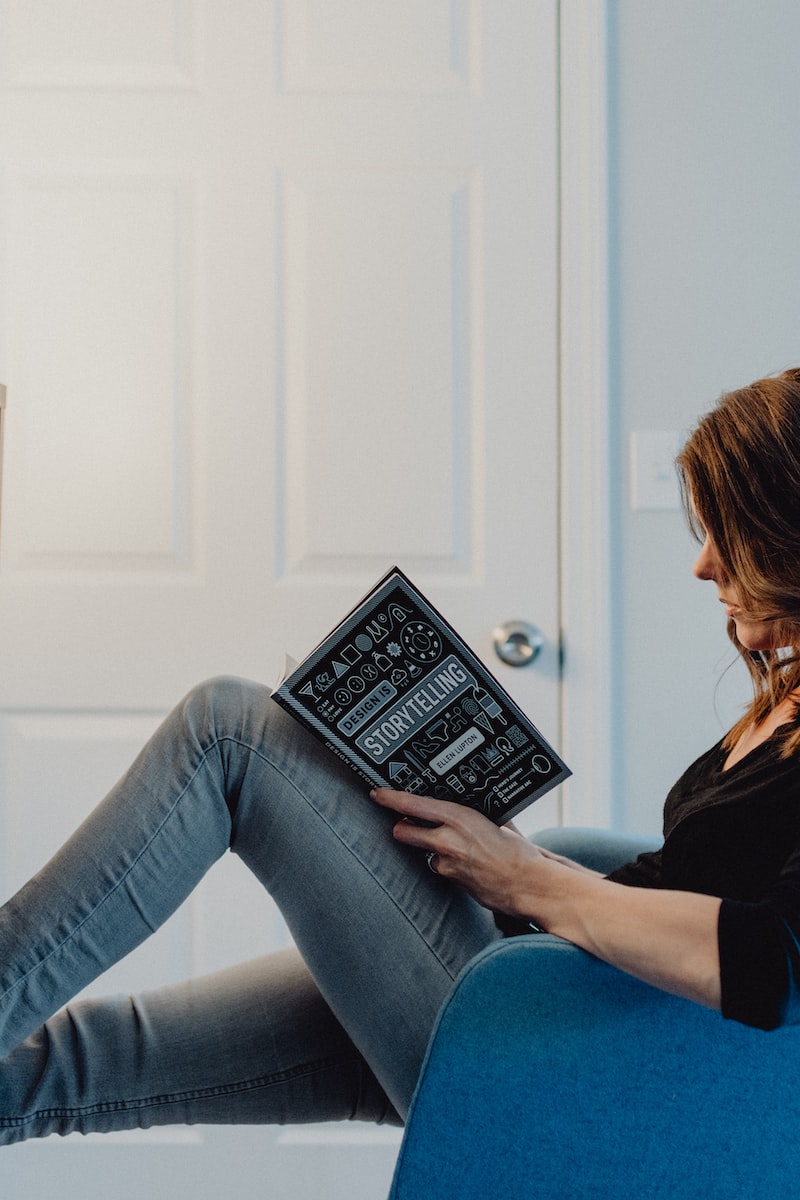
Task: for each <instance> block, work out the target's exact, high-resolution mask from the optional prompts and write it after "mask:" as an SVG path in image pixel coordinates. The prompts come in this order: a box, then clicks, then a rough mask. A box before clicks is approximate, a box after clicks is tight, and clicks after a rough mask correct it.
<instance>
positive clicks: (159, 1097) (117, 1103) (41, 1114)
mask: <svg viewBox="0 0 800 1200" xmlns="http://www.w3.org/2000/svg"><path fill="white" fill-rule="evenodd" d="M352 1057H353V1056H352V1054H351V1053H350V1052H344V1051H343V1052H341V1053H340V1054H329V1055H326V1056H325V1057H324V1058H318V1059H315V1060H314V1061H313V1062H310V1063H302V1064H301V1065H298V1066H296V1067H290V1068H287V1069H286V1070H283V1071H274V1072H273V1073H272V1074H270V1075H257V1076H254V1077H253V1078H252V1079H241V1080H236V1081H234V1082H231V1083H225V1084H215V1085H213V1086H208V1087H203V1088H186V1089H184V1090H183V1091H176V1092H159V1093H155V1094H154V1095H152V1096H139V1097H136V1098H135V1099H129V1100H103V1101H98V1102H96V1103H95V1104H78V1105H56V1104H54V1105H49V1106H48V1107H46V1108H39V1109H36V1111H35V1112H32V1113H27V1114H26V1115H25V1116H21V1117H0V1129H20V1128H23V1127H24V1126H26V1125H30V1124H31V1123H32V1122H35V1121H39V1120H42V1119H43V1118H52V1117H92V1116H99V1115H101V1114H103V1113H119V1112H141V1111H143V1110H144V1109H147V1108H160V1107H163V1106H168V1105H171V1104H185V1103H186V1102H187V1101H197V1100H214V1099H218V1098H219V1097H221V1096H234V1095H238V1094H241V1093H246V1092H255V1091H258V1090H259V1089H262V1088H270V1087H275V1086H279V1085H280V1084H284V1083H288V1082H290V1081H291V1080H295V1079H302V1078H304V1077H305V1076H308V1075H314V1074H317V1073H319V1072H322V1071H327V1070H329V1069H330V1068H331V1067H336V1066H340V1065H342V1064H345V1063H347V1062H348V1061H350V1060H352Z"/></svg>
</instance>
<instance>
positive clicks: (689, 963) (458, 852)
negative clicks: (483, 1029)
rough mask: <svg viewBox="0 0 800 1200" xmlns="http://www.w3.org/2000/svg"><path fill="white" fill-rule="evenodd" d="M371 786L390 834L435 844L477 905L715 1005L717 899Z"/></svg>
mask: <svg viewBox="0 0 800 1200" xmlns="http://www.w3.org/2000/svg"><path fill="white" fill-rule="evenodd" d="M371 795H372V797H373V799H374V800H375V801H376V802H377V803H378V804H381V805H383V807H384V808H389V809H393V810H394V811H395V812H397V813H399V814H400V815H401V817H403V818H404V819H403V820H401V821H400V822H399V823H398V824H396V825H395V827H394V836H395V838H396V839H397V840H398V841H399V842H403V843H405V845H407V846H419V848H420V849H421V850H426V851H428V852H432V853H433V854H435V855H436V857H435V858H434V860H433V866H434V868H435V869H436V871H437V872H438V873H439V874H440V875H443V876H444V877H445V878H447V879H451V880H452V881H453V882H454V883H458V884H460V885H461V886H462V887H464V888H466V889H467V891H468V892H470V893H471V894H472V895H473V896H474V897H475V899H476V900H477V901H478V902H479V903H480V904H483V905H484V906H485V907H486V908H490V909H492V910H493V911H494V912H504V913H508V914H509V915H511V916H514V917H522V918H523V919H524V920H527V921H533V922H535V923H536V925H538V926H539V927H540V928H541V929H546V930H547V931H548V933H554V934H557V935H558V936H559V937H563V938H566V939H567V940H568V941H570V942H574V943H575V945H576V946H581V947H582V948H583V949H584V950H588V951H589V952H590V953H592V954H595V955H596V956H597V957H598V958H602V959H604V960H605V962H608V963H611V964H612V965H613V966H615V967H619V968H620V969H621V970H623V971H627V972H628V973H629V974H630V975H635V976H636V977H637V978H638V979H643V980H645V982H647V983H652V984H654V985H655V986H656V987H660V988H663V989H664V991H667V992H673V993H675V994H676V995H678V996H686V997H687V998H688V999H690V1000H695V1001H696V1002H697V1003H699V1004H706V1005H708V1006H709V1007H711V1008H719V1006H720V975H719V949H718V945H717V921H718V918H719V906H720V901H719V899H717V898H715V897H713V896H704V895H699V894H696V893H693V892H675V891H668V890H666V889H665V890H661V889H653V888H632V887H624V886H623V885H622V884H619V883H612V882H611V881H610V880H608V879H604V878H603V877H602V876H601V875H598V874H597V873H596V872H594V871H586V870H584V869H583V868H581V867H579V866H578V864H577V863H573V862H571V861H570V860H569V859H565V858H561V857H560V856H559V855H555V854H550V853H548V852H547V851H544V850H540V849H539V847H538V846H534V845H532V844H531V843H530V842H528V841H526V840H525V838H523V837H521V836H520V835H519V834H518V833H516V832H512V831H511V830H510V829H499V828H498V827H497V826H496V825H493V824H492V822H491V821H489V820H487V819H486V817H484V816H482V814H481V813H478V812H475V810H474V809H471V808H467V807H465V806H463V805H461V804H452V803H449V802H448V801H445V800H433V799H431V798H430V797H427V796H414V795H411V794H410V793H408V792H394V791H391V790H390V789H389V788H376V789H375V790H374V791H373V792H372V793H371ZM415 821H425V822H427V823H428V824H427V825H417V824H414V822H415Z"/></svg>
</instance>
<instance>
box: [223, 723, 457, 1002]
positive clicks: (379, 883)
mask: <svg viewBox="0 0 800 1200" xmlns="http://www.w3.org/2000/svg"><path fill="white" fill-rule="evenodd" d="M220 740H223V739H220ZM224 740H226V741H231V742H235V743H236V744H237V745H239V746H243V747H244V748H245V749H246V750H248V751H249V752H250V753H251V754H254V755H255V756H256V757H257V758H260V759H261V761H262V762H264V763H265V764H266V765H267V766H268V767H269V768H270V769H271V770H273V771H275V773H276V774H277V775H279V776H280V777H281V779H283V780H284V782H285V783H287V784H288V786H289V787H290V788H291V789H292V790H293V791H294V792H295V793H296V794H297V795H298V796H299V797H300V798H301V799H302V800H303V801H304V802H305V803H306V804H308V805H309V806H310V807H311V808H313V809H314V812H315V813H316V815H317V816H318V817H319V819H320V820H321V821H324V822H325V824H326V826H327V827H328V829H329V830H330V832H331V833H332V834H333V836H334V837H335V838H336V840H337V841H338V842H339V844H340V845H341V846H343V847H344V849H345V850H346V851H347V852H348V854H350V855H352V857H353V858H354V859H355V860H356V862H357V863H359V864H360V866H361V867H363V869H364V870H365V871H366V872H367V874H368V875H369V877H370V879H372V881H373V883H375V884H376V885H377V886H378V887H379V888H380V890H381V891H382V892H383V894H384V896H386V898H387V899H388V900H389V901H390V903H391V904H392V905H393V906H394V908H395V909H396V911H397V912H398V913H399V915H400V916H401V917H402V918H403V920H404V921H405V922H406V923H407V924H408V925H409V927H410V928H411V929H413V930H414V932H415V933H416V935H417V936H418V937H419V938H420V940H421V941H422V943H423V945H424V946H425V948H426V949H427V950H428V952H429V954H430V955H431V957H432V958H433V959H434V960H435V961H436V962H437V963H438V964H439V966H440V967H441V968H442V970H444V971H445V972H446V974H447V975H448V976H449V977H450V979H451V980H455V979H456V978H457V977H458V974H459V971H453V970H451V969H450V967H449V966H448V964H447V963H446V962H445V961H444V959H443V958H442V957H441V955H440V954H439V953H438V952H437V951H436V950H435V949H434V948H433V946H432V945H431V944H430V942H429V941H428V939H427V938H426V937H425V935H424V934H423V932H422V930H421V929H420V928H419V927H418V925H417V924H416V922H415V921H413V920H412V919H411V917H410V916H409V915H408V913H407V912H406V911H405V910H404V909H403V908H402V907H401V906H400V905H399V904H398V902H397V901H396V900H395V898H394V896H393V895H392V893H391V892H390V891H389V890H388V888H387V887H386V886H385V884H384V883H383V881H382V880H381V879H380V878H379V877H378V876H377V875H376V874H375V872H374V871H373V870H372V867H371V866H370V865H369V863H366V862H365V861H364V859H363V858H362V857H361V855H360V854H358V853H357V852H356V850H355V849H354V848H353V847H352V846H350V845H348V843H347V842H346V841H345V840H344V838H343V837H342V836H341V834H340V833H339V831H338V830H337V829H336V828H335V826H334V825H332V824H331V822H330V821H329V820H328V818H327V816H326V815H325V813H323V812H321V811H320V810H319V809H318V808H316V807H314V805H313V804H312V802H311V800H310V799H309V798H308V796H307V795H306V794H305V792H303V791H301V789H300V788H299V787H298V785H297V784H296V783H295V782H294V780H292V779H290V778H289V776H288V775H287V774H286V773H285V772H284V771H283V769H282V768H281V767H280V766H278V764H277V763H275V762H273V761H272V760H271V759H270V758H268V757H267V755H266V754H264V753H263V752H262V751H261V750H258V749H256V748H255V747H254V746H251V745H250V744H249V743H248V742H246V741H244V740H243V739H239V738H235V737H231V736H229V737H227V738H225V739H224Z"/></svg>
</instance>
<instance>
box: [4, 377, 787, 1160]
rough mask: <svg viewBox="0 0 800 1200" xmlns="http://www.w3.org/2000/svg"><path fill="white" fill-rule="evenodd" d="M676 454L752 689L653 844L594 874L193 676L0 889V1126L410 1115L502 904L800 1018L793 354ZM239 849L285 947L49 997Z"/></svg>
mask: <svg viewBox="0 0 800 1200" xmlns="http://www.w3.org/2000/svg"><path fill="white" fill-rule="evenodd" d="M679 468H680V471H681V474H682V479H683V482H684V488H685V495H686V498H687V505H688V508H689V513H690V520H691V522H692V523H693V525H694V526H695V528H696V529H697V530H698V531H700V534H701V537H702V539H703V547H702V550H701V552H700V556H699V558H698V560H697V563H696V566H695V574H696V575H697V576H698V577H699V578H700V579H705V580H709V581H712V582H713V583H715V584H716V586H717V590H718V595H719V599H720V600H721V601H722V602H723V603H724V605H725V608H726V613H727V615H728V618H729V631H730V633H731V636H732V638H733V640H734V644H735V645H736V646H737V648H738V649H739V651H740V653H742V654H743V656H744V657H745V660H746V661H747V663H748V665H749V667H750V670H751V672H752V675H753V679H754V683H755V698H754V701H753V703H752V705H751V706H750V708H749V710H748V712H747V713H746V714H745V716H744V717H743V718H742V720H741V721H740V722H739V723H738V724H737V725H736V726H735V727H734V729H733V730H731V732H730V733H729V734H728V735H727V737H726V738H725V739H724V740H723V741H722V742H721V743H720V744H719V745H718V746H716V747H714V748H713V749H712V750H711V751H710V752H709V753H708V754H706V755H704V756H703V757H702V758H701V759H700V760H698V762H697V763H695V764H694V765H693V766H692V767H690V768H689V770H688V771H687V772H686V774H685V775H684V776H683V778H682V780H680V781H679V783H678V784H676V786H675V788H674V789H673V790H672V792H671V793H670V795H669V797H668V799H667V805H666V809H665V830H664V832H665V839H664V844H663V846H662V848H661V850H659V851H656V852H652V853H649V854H645V855H642V856H640V858H639V859H638V860H637V861H636V862H635V863H630V864H628V865H626V866H623V867H621V868H619V869H617V870H616V871H613V872H612V873H611V875H609V876H603V875H601V874H599V873H597V872H595V871H591V870H588V869H587V868H585V867H583V866H580V865H579V864H578V863H577V862H576V861H572V860H571V859H568V858H565V857H563V856H561V855H558V854H556V853H554V852H553V851H552V850H545V849H542V848H540V847H537V846H535V845H532V844H531V843H529V842H527V841H526V840H525V839H524V838H522V837H520V836H519V835H518V834H517V833H516V832H514V831H513V830H511V829H508V828H506V829H498V828H496V827H495V826H494V825H492V824H491V823H490V822H488V821H487V820H486V819H485V818H484V817H483V816H481V815H480V814H478V813H476V812H474V811H472V810H471V809H467V808H463V807H460V806H458V805H452V804H447V803H444V802H442V801H436V800H433V799H428V798H425V797H418V796H414V795H410V794H406V793H402V792H393V791H389V790H388V789H383V788H381V789H377V790H375V791H373V792H372V793H371V795H370V796H368V795H366V794H365V789H364V788H363V785H361V784H360V783H359V781H358V779H357V778H356V777H355V776H354V775H352V774H351V773H350V772H349V771H348V770H347V769H346V768H344V767H343V766H342V765H341V764H340V763H339V762H338V760H337V759H335V758H334V757H333V756H332V755H330V754H329V753H328V752H327V751H325V750H324V749H322V748H321V747H320V746H319V745H318V744H317V743H316V742H315V741H314V740H313V739H311V738H310V737H309V736H308V735H307V734H306V733H305V731H304V730H303V729H302V728H301V727H300V726H299V725H298V724H297V723H296V722H294V721H293V720H292V719H291V718H289V717H288V716H286V715H285V714H284V713H283V712H282V710H281V709H279V708H278V706H277V705H275V704H274V703H272V702H271V700H270V698H269V694H268V693H267V692H266V691H265V690H264V689H262V688H259V687H257V686H255V685H252V684H246V683H243V682H241V681H238V680H217V681H214V682H212V683H210V684H206V685H203V686H202V687H200V688H198V689H196V690H195V691H193V692H192V693H190V695H189V696H188V697H187V698H186V699H185V700H184V702H183V703H182V704H181V705H180V706H179V707H178V708H177V709H176V710H175V711H174V712H173V713H172V714H171V716H170V717H169V718H168V719H167V720H166V721H165V723H164V724H163V725H162V727H161V729H160V730H159V731H158V732H157V733H156V734H155V736H154V737H153V739H152V740H151V741H150V743H148V745H147V747H145V749H144V750H143V751H142V753H141V755H140V756H139V758H138V759H137V760H136V762H135V763H134V764H133V766H132V767H131V769H130V770H129V771H128V773H127V774H126V775H125V776H124V777H123V779H122V780H121V781H120V782H119V784H118V785H117V786H116V787H115V788H114V789H113V791H112V792H111V793H110V795H109V796H108V797H107V799H106V800H105V801H104V802H103V804H101V805H100V807H99V808H98V809H97V810H96V811H95V812H94V813H93V814H92V815H91V816H90V817H89V818H88V820H87V821H86V822H85V823H84V825H83V826H82V827H81V828H80V829H79V830H78V831H77V833H76V834H75V835H74V836H73V838H72V839H71V840H70V841H69V842H68V843H67V845H66V846H65V847H64V848H63V849H62V850H61V851H60V852H59V854H58V855H57V856H56V857H55V858H54V859H53V860H52V862H51V863H50V864H48V866H46V867H45V868H44V870H43V871H42V872H41V873H40V874H39V875H38V876H36V877H35V878H34V879H33V880H31V881H30V882H29V883H28V884H27V885H26V886H25V887H24V888H23V889H22V890H21V891H20V892H19V893H18V894H17V896H15V897H14V898H13V899H12V900H10V901H9V902H8V903H7V904H6V905H5V907H4V908H3V909H2V910H0V1058H2V1060H3V1061H2V1062H1V1063H0V1136H1V1137H2V1139H3V1140H5V1141H7V1142H10V1141H16V1140H19V1139H22V1138H24V1137H29V1136H44V1135H46V1134H48V1133H52V1132H59V1133H66V1132H71V1131H73V1130H82V1131H84V1132H89V1131H96V1130H100V1131H103V1130H112V1129H126V1128H134V1127H137V1126H148V1125H151V1124H157V1123H162V1124H163V1123H174V1122H190V1123H191V1122H247V1123H257V1122H266V1123H283V1122H297V1121H319V1120H325V1119H330V1120H336V1119H342V1118H349V1117H354V1118H358V1119H364V1120H372V1121H381V1120H388V1121H393V1122H398V1121H402V1120H403V1118H404V1116H405V1114H406V1112H407V1109H408V1105H409V1101H410V1098H411V1094H412V1091H413V1088H414V1084H415V1081H416V1078H417V1074H418V1071H419V1068H420V1065H421V1062H422V1057H423V1054H424V1051H425V1047H426V1044H427V1040H428V1036H429V1033H430V1030H431V1028H432V1025H433V1021H434V1018H435V1016H436V1013H437V1010H438V1009H439V1007H440V1005H441V1003H442V1002H443V1000H444V999H445V997H446V996H447V994H448V992H449V991H450V989H451V988H452V985H453V981H454V979H455V977H456V976H457V974H458V972H459V971H460V970H461V968H462V967H463V966H464V965H465V963H466V962H468V960H469V959H470V958H472V957H473V955H475V954H476V953H477V952H478V951H479V950H480V949H481V948H482V947H483V946H485V945H486V944H488V943H489V942H491V941H492V940H494V939H496V938H498V937H500V936H502V935H501V933H500V929H499V926H498V922H496V920H495V914H499V918H498V919H499V925H502V926H503V927H506V928H507V927H508V925H509V922H514V921H515V920H516V921H517V922H518V924H519V926H520V928H525V927H527V926H526V923H527V922H530V921H533V922H535V924H536V925H537V926H539V927H540V928H543V929H546V930H548V931H549V932H551V933H555V934H558V935H560V936H562V937H564V938H567V939H569V940H570V941H572V942H574V943H576V944H577V945H579V946H582V947H584V948H585V949H587V950H590V951H591V952H592V953H594V954H596V955H598V956H599V957H600V958H603V959H605V960H606V961H608V962H610V963H613V964H614V965H616V966H618V967H620V968H621V969H622V970H624V971H628V972H630V973H631V974H633V975H636V976H638V977H639V978H641V979H644V980H647V981H648V982H650V983H652V984H655V985H656V986H657V987H660V988H663V989H665V990H667V991H670V992H674V993H677V994H679V995H682V996H686V997H688V998H690V999H692V1000H694V1001H696V1002H698V1003H700V1004H704V1005H708V1006H710V1007H712V1008H716V1009H721V1011H722V1013H723V1014H724V1015H726V1016H729V1017H733V1018H735V1019H737V1020H740V1021H744V1022H746V1023H749V1024H753V1025H759V1026H762V1027H764V1028H771V1027H773V1026H775V1025H777V1024H780V1023H781V1022H783V1021H786V1020H789V1019H792V1014H793V1010H794V996H795V991H796V989H795V983H794V981H795V977H796V976H797V974H798V972H797V944H798V943H797V940H796V939H797V938H798V936H800V920H798V916H799V915H800V805H798V803H797V794H798V787H797V785H798V782H800V774H799V773H798V744H800V725H798V721H797V698H798V695H800V657H799V656H798V653H797V647H798V646H800V370H798V371H791V372H787V373H785V374H784V375H782V376H780V377H779V378H776V379H768V380H762V381H760V382H759V383H757V384H754V385H753V386H752V387H751V388H746V389H743V390H742V391H740V392H734V393H731V394H730V395H728V396H725V397H723V399H722V400H721V402H720V404H719V406H718V407H717V408H716V409H715V410H714V411H713V412H712V413H710V414H709V415H708V416H706V417H705V418H704V419H703V420H702V421H701V422H700V424H699V426H698V428H697V430H696V431H695V432H694V434H693V435H692V437H691V438H690V439H689V441H688V443H687V445H686V447H685V449H684V450H683V452H682V453H681V455H680V458H679ZM407 818H412V820H408V819H407ZM420 819H421V820H422V821H424V822H427V823H429V824H424V825H422V824H419V823H418V821H419V820H420ZM228 846H230V847H231V848H232V849H233V850H234V852H236V853H238V854H239V855H240V856H241V858H242V859H243V860H244V861H245V862H246V863H247V865H248V866H249V867H250V868H251V869H252V870H253V871H254V873H255V874H256V875H257V877H258V878H259V879H260V880H261V882H262V883H263V884H264V886H265V887H266V888H267V889H268V890H269V891H270V893H271V894H272V896H273V897H274V898H275V900H276V901H277V903H278V905H279V906H280V908H281V910H282V911H283V913H284V916H285V918H286V920H287V923H288V925H289V927H290V929H291V931H292V933H293V935H294V939H295V942H296V945H297V949H296V950H294V949H293V950H290V951H286V952H281V953H279V954H276V955H270V956H266V957H262V958H260V959H256V960H254V961H253V962H250V963H247V964H245V965H243V966H242V967H239V968H236V969H234V970H231V971H225V972H222V973H220V974H217V975H215V976H212V977H210V978H206V979H202V980H197V981H193V982H190V983H186V984H183V985H180V986H177V987H169V988H165V989H162V990H160V991H157V992H153V993H149V994H146V995H144V996H140V997H136V998H129V999H115V1000H101V1001H84V1002H82V1003H78V1004H74V1005H71V1006H69V1008H68V1009H66V1010H65V1011H62V1012H60V1013H58V1014H57V1015H56V1016H55V1017H52V1019H49V1020H47V1018H48V1017H50V1014H51V1013H53V1012H56V1010H57V1009H59V1007H60V1006H61V1005H62V1004H65V1003H67V1001H68V1000H69V998H70V997H71V996H72V995H74V994H75V993H76V992H77V991H78V990H79V989H80V988H82V987H83V986H84V984H86V983H87V982H88V981H89V980H90V979H92V978H94V977H95V976H96V975H97V974H99V973H100V972H101V971H102V970H104V969H105V968H106V967H107V966H108V965H110V963H112V962H113V961H115V960H116V959H118V958H119V957H120V956H121V955H123V954H125V953H127V952H128V951H129V950H130V949H132V948H133V947H134V946H135V945H137V944H138V943H139V942H140V941H141V940H143V938H145V937H146V936H147V935H148V934H149V933H150V932H151V931H152V930H153V929H155V928H157V927H158V926H159V925H160V924H161V923H162V922H163V921H164V920H165V919H166V918H167V917H168V916H169V914H170V913H171V912H172V911H173V910H174V909H175V908H176V907H177V905H178V904H179V903H180V902H181V901H182V900H183V898H184V897H185V896H186V895H187V894H188V893H189V892H190V891H191V889H192V888H193V887H194V885H195V884H196V882H197V881H198V880H199V879H200V877H201V876H202V875H203V873H204V872H205V871H206V870H207V869H208V867H209V866H210V865H211V863H212V862H213V861H214V860H215V859H216V858H217V857H219V856H220V855H221V854H222V853H223V852H224V851H225V850H226V849H227V848H228ZM426 854H427V856H428V861H429V865H430V867H431V870H428V869H427V867H426ZM535 946H536V939H535V938H533V939H532V940H531V947H532V950H533V951H535ZM798 977H800V976H798ZM45 1020H47V1024H46V1025H45V1026H44V1027H43V1028H40V1026H41V1023H42V1021H45Z"/></svg>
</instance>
